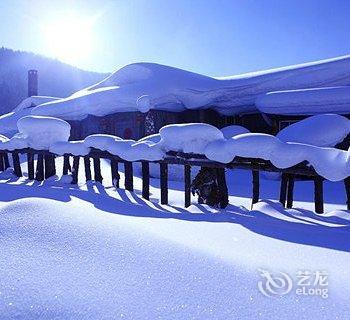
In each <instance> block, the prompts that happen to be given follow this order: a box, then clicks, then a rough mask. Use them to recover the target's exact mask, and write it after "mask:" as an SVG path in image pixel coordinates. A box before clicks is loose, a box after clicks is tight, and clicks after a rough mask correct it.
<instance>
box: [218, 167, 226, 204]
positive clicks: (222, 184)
mask: <svg viewBox="0 0 350 320" xmlns="http://www.w3.org/2000/svg"><path fill="white" fill-rule="evenodd" d="M217 181H218V187H219V192H220V208H221V209H224V208H226V207H227V205H228V190H227V183H226V170H225V168H219V169H217Z"/></svg>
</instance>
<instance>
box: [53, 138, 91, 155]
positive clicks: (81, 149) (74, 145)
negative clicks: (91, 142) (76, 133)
mask: <svg viewBox="0 0 350 320" xmlns="http://www.w3.org/2000/svg"><path fill="white" fill-rule="evenodd" d="M49 151H50V152H52V153H54V154H57V155H60V156H62V155H64V154H66V153H68V154H72V155H74V156H85V155H87V154H89V152H90V148H88V147H86V145H85V144H84V141H59V142H56V143H54V144H52V145H51V146H50V149H49Z"/></svg>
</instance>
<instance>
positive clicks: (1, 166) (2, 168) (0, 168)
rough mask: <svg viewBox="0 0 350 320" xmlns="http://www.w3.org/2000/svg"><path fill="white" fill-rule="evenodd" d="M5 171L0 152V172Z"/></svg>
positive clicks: (2, 156) (2, 155)
mask: <svg viewBox="0 0 350 320" xmlns="http://www.w3.org/2000/svg"><path fill="white" fill-rule="evenodd" d="M4 170H5V165H4V154H3V153H2V152H1V153H0V171H4Z"/></svg>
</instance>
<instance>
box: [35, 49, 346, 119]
mask: <svg viewBox="0 0 350 320" xmlns="http://www.w3.org/2000/svg"><path fill="white" fill-rule="evenodd" d="M349 74H350V56H345V57H338V58H335V59H329V60H323V61H318V62H313V63H308V64H302V65H295V66H290V67H285V68H279V69H272V70H266V71H263V72H256V73H249V74H243V75H238V76H233V77H227V78H212V77H208V76H205V75H200V74H196V73H193V72H189V71H186V70H181V69H177V68H173V67H169V66H165V65H160V64H155V63H135V64H131V65H128V66H125V67H123V68H121V69H120V70H118V71H116V72H115V73H113V74H112V75H110V76H109V77H108V78H106V79H105V80H103V81H101V82H99V83H98V84H96V85H94V86H91V87H89V88H86V89H84V90H81V91H78V92H76V93H74V94H73V95H71V96H69V97H67V98H64V99H60V100H56V101H51V102H47V103H43V104H41V105H39V106H37V107H36V108H34V109H33V110H32V114H33V115H45V116H54V117H59V118H62V119H66V120H80V119H84V118H85V117H86V116H87V115H89V114H91V115H95V116H104V115H107V114H113V113H116V112H127V111H128V112H129V111H141V112H146V111H148V110H149V109H158V110H168V111H173V112H178V111H184V110H186V109H207V108H212V109H214V110H216V111H218V112H219V113H221V114H225V115H234V114H242V113H251V112H257V111H258V110H257V108H256V106H255V101H256V99H257V97H258V96H259V95H261V94H266V93H268V92H272V91H281V90H295V89H308V88H317V87H329V86H349V85H350V77H349ZM317 95H318V94H317ZM324 95H326V93H325V94H324ZM258 104H259V102H258ZM347 105H348V104H347ZM347 105H344V106H343V107H342V109H341V111H342V112H348V111H349V112H350V107H349V108H348V107H347ZM339 110H340V109H339ZM337 111H338V106H336V107H333V106H331V107H329V108H328V109H327V112H337ZM309 112H310V113H311V114H317V113H319V110H318V106H316V107H313V106H310V108H309Z"/></svg>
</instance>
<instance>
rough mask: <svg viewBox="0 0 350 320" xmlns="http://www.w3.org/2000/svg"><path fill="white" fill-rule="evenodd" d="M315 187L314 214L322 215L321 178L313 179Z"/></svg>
mask: <svg viewBox="0 0 350 320" xmlns="http://www.w3.org/2000/svg"><path fill="white" fill-rule="evenodd" d="M314 187H315V189H314V190H315V212H316V213H323V212H324V208H323V178H322V177H320V176H318V177H315V178H314Z"/></svg>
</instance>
